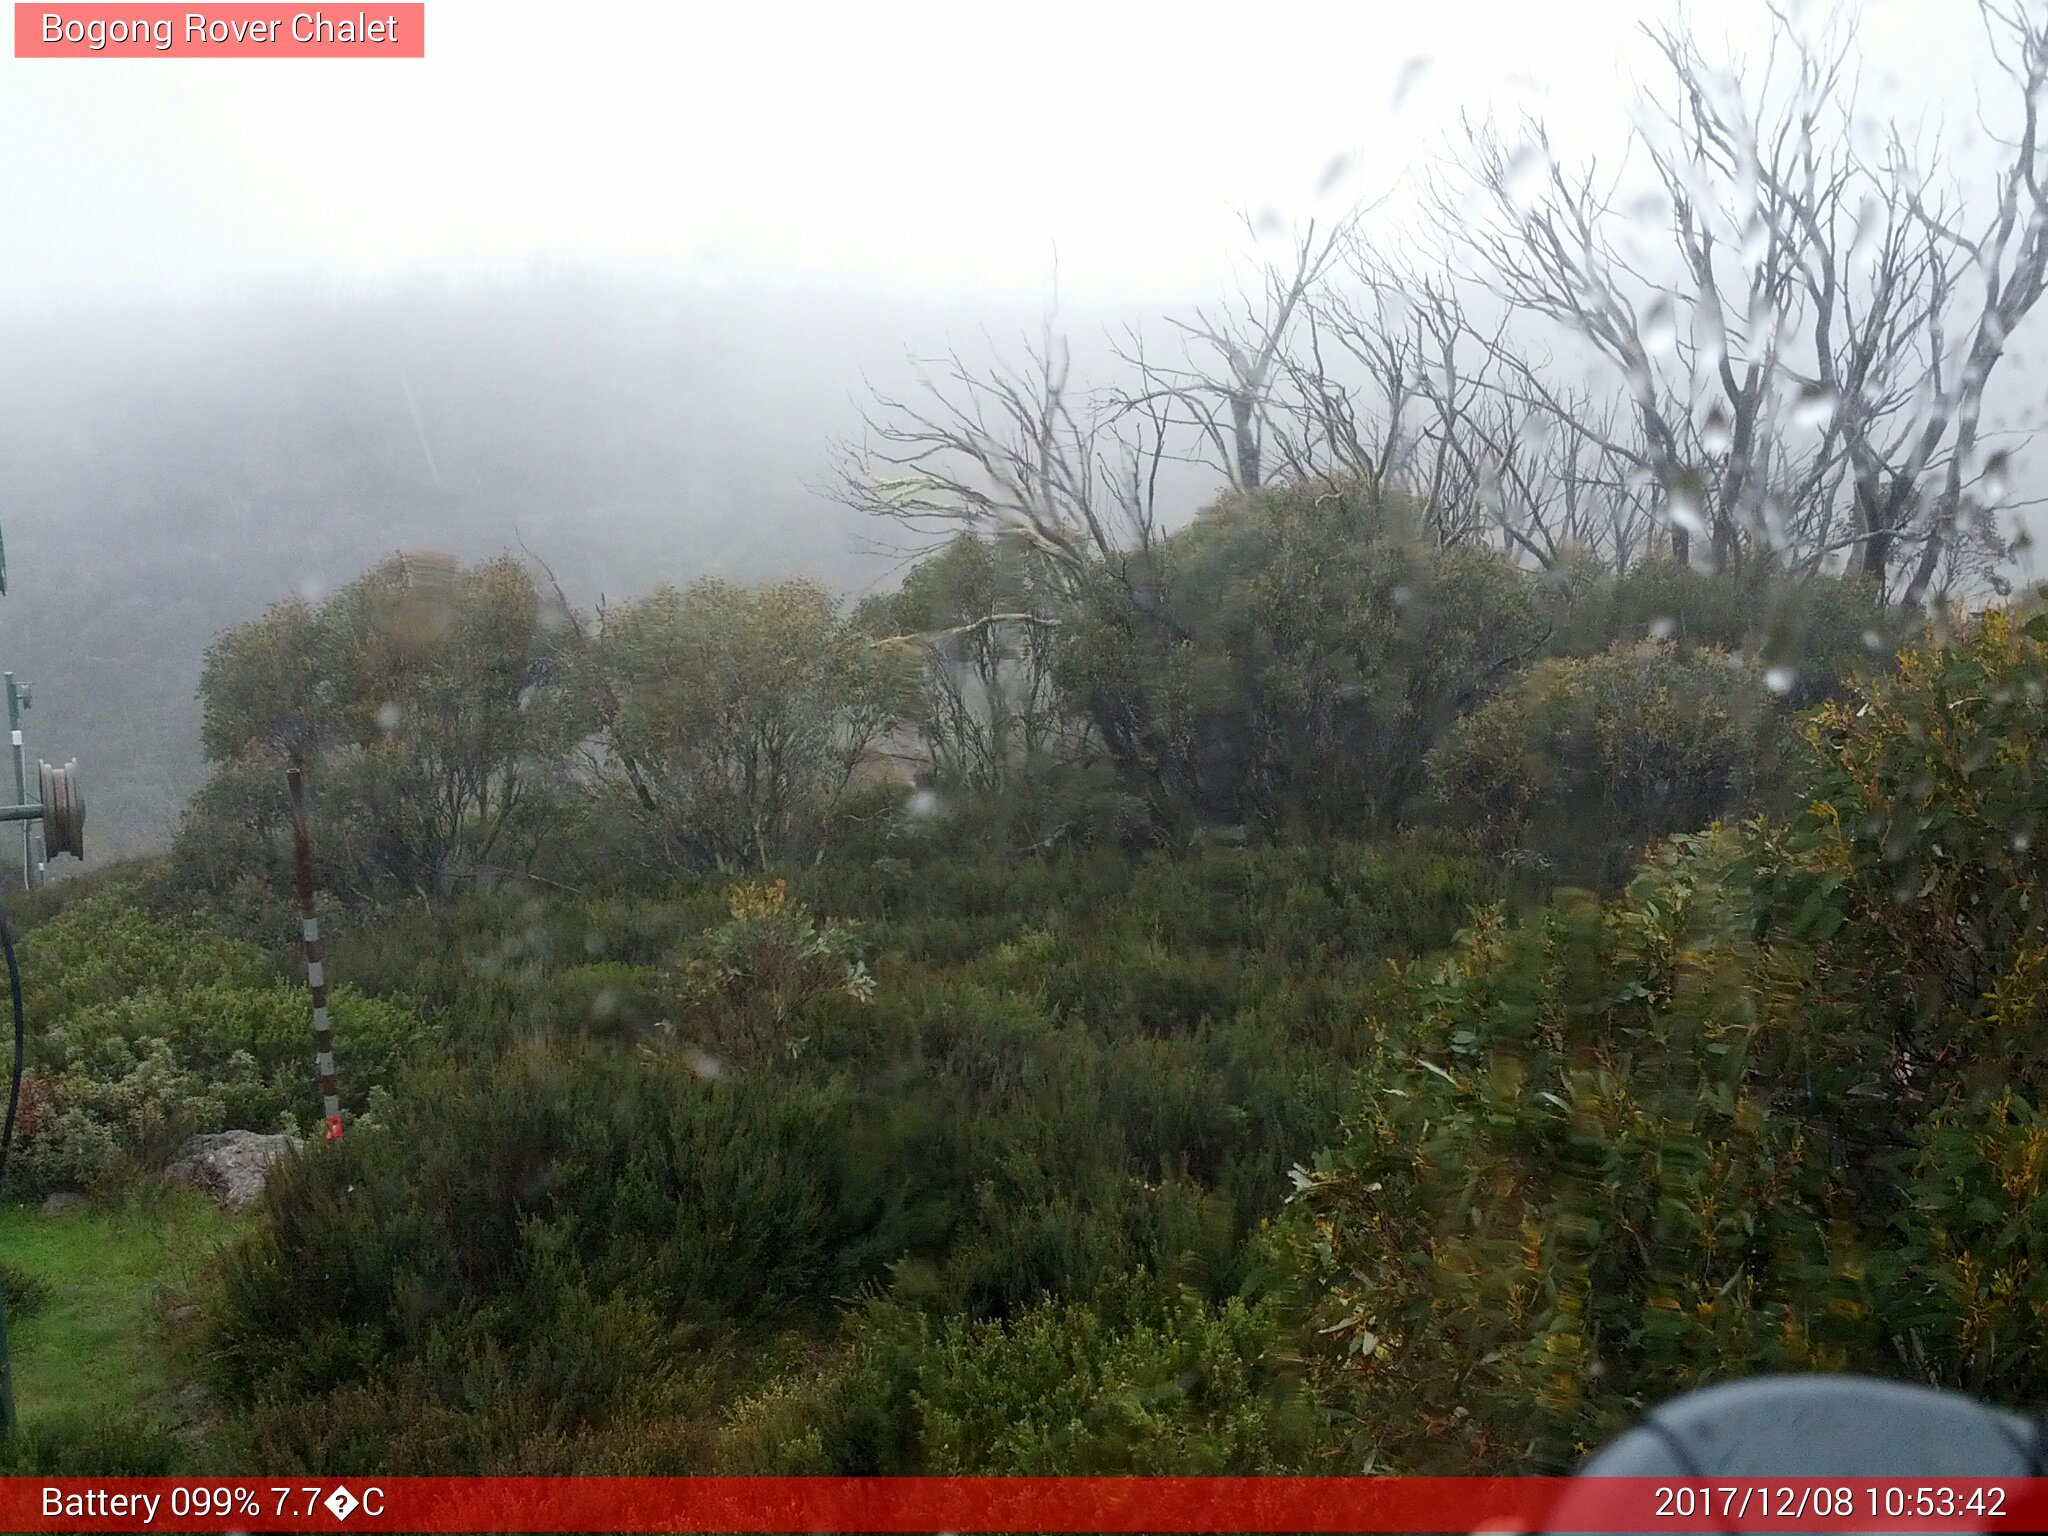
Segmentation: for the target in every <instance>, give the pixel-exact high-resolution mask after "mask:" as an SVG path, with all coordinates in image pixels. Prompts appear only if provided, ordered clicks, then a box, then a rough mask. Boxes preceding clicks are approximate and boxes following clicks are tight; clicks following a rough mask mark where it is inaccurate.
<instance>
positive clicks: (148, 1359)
mask: <svg viewBox="0 0 2048 1536" xmlns="http://www.w3.org/2000/svg"><path fill="white" fill-rule="evenodd" d="M237 1221H238V1218H236V1217H233V1216H230V1215H228V1214H226V1213H225V1212H223V1211H222V1210H220V1208H219V1207H218V1206H216V1205H215V1204H214V1203H213V1202H212V1201H210V1200H208V1199H206V1198H204V1197H203V1196H199V1195H194V1194H190V1193H187V1192H184V1191H177V1190H166V1191H161V1192H158V1191H151V1192H149V1193H148V1194H147V1195H146V1196H141V1197H137V1198H134V1199H131V1200H129V1201H127V1202H125V1203H119V1204H109V1205H105V1206H101V1205H95V1206H92V1207H89V1208H87V1209H85V1210H82V1211H76V1212H73V1213H71V1214H68V1215H61V1216H46V1215H44V1214H43V1213H42V1212H41V1210H39V1209H37V1208H35V1207H32V1206H22V1205H14V1204H7V1205H4V1206H0V1259H4V1260H5V1261H6V1262H7V1264H8V1265H9V1266H11V1267H13V1268H15V1269H17V1270H20V1271H23V1272H25V1273H27V1274H28V1275H30V1276H33V1277H35V1278H36V1279H38V1280H40V1281H41V1282H42V1283H43V1285H44V1286H45V1287H46V1288H47V1293H46V1294H45V1295H44V1296H43V1298H42V1299H41V1304H40V1305H39V1306H37V1307H36V1308H35V1309H34V1310H33V1311H32V1312H31V1313H30V1314H29V1315H28V1316H26V1317H23V1318H20V1319H18V1320H17V1319H15V1318H13V1317H11V1316H10V1318H9V1328H8V1340H9V1343H10V1345H11V1354H12V1358H13V1366H14V1400H15V1405H16V1410H17V1412H18V1413H19V1414H20V1418H21V1424H22V1428H23V1430H24V1432H25V1434H26V1436H27V1437H28V1438H29V1439H31V1440H36V1439H41V1438H44V1437H45V1436H46V1435H49V1434H55V1435H57V1436H58V1437H60V1438H66V1439H68V1438H69V1437H70V1436H69V1432H70V1427H71V1426H78V1425H83V1424H89V1423H94V1422H99V1423H108V1422H110V1421H115V1420H121V1421H128V1422H131V1423H133V1422H136V1421H140V1423H142V1424H144V1425H148V1426H151V1427H160V1428H162V1429H164V1430H170V1429H174V1428H177V1427H179V1426H180V1425H181V1424H184V1425H188V1426H189V1425H191V1424H192V1423H193V1421H194V1420H195V1418H196V1417H198V1414H197V1412H196V1405H195V1403H194V1402H193V1401H192V1400H191V1399H189V1398H181V1397H180V1395H179V1394H180V1392H181V1389H183V1388H184V1387H185V1386H186V1384H187V1382H188V1381H189V1376H188V1375H187V1373H186V1372H185V1371H184V1370H183V1369H182V1364H183V1361H184V1360H185V1358H186V1352H185V1349H184V1347H183V1345H184V1344H185V1342H186V1337H185V1336H186V1335H188V1334H189V1332H190V1325H189V1324H185V1323H181V1320H180V1318H181V1314H180V1311H179V1309H180V1308H181V1307H182V1306H183V1305H185V1304H186V1295H187V1292H188V1291H189V1290H190V1289H191V1287H192V1285H193V1282H194V1281H195V1279H196V1278H197V1277H198V1275H199V1272H200V1270H201V1268H202V1266H203V1265H204V1264H205V1262H206V1260H207V1258H208V1257H209V1255H211V1254H212V1253H213V1252H214V1251H215V1250H216V1249H217V1248H218V1247H219V1246H220V1245H221V1244H222V1243H223V1242H224V1241H225V1240H226V1239H227V1238H228V1237H230V1236H231V1235H232V1234H233V1232H234V1230H235V1228H236V1225H237Z"/></svg>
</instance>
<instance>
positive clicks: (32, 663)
mask: <svg viewBox="0 0 2048 1536" xmlns="http://www.w3.org/2000/svg"><path fill="white" fill-rule="evenodd" d="M905 318H906V317H902V316H892V315H888V314H886V313H882V312H880V311H878V310H877V309H875V308H874V307H868V308H862V307H861V306H859V305H857V304H855V303H853V302H852V301H832V300H812V301H808V302H801V303H800V302H793V301H788V300H777V301H774V302H770V301H767V300H757V299H751V298H749V299H741V298H737V297H735V296H733V295H730V294H726V293H709V292H700V293H690V294H682V295H675V294H660V293H656V292H653V291H650V290H646V289H635V288H630V287H627V286H624V285H604V284H598V283H594V282H582V281H552V282H548V283H544V284H535V285H532V286H529V287H526V288H521V289H515V290H503V289H500V290H471V291H456V290H453V289H446V288H440V289H426V288H423V289H414V290H409V291H406V292H403V293H400V294H396V295H385V296H379V297H353V298H349V297H344V298H327V299H322V300H318V301H315V302H308V301H307V300H306V298H305V297H304V296H303V295H297V296H289V297H287V296H278V297H275V298H266V299H251V300H245V301H242V302H239V303H236V304H233V305H223V306H218V307H215V308H211V309H204V308H194V309H188V310H185V311H181V312H164V311H151V312H148V313H143V314H135V315H100V316H87V317H46V318H41V319H37V320H34V321H32V322H28V323H17V324H15V325H13V326H10V327H8V328H6V330H5V331H4V332H0V336H4V342H0V529H4V533H5V538H6V547H7V557H8V562H7V563H8V576H9V585H10V588H11V595H10V596H9V597H7V598H6V599H5V600H4V601H0V666H6V667H9V668H12V669H13V670H14V671H15V672H16V673H17V674H19V675H21V676H23V677H25V678H28V679H31V680H32V681H33V683H34V684H35V696H34V697H35V702H34V708H33V711H32V714H31V718H30V720H29V746H30V749H31V753H32V755H35V754H39V755H41V756H45V757H49V758H53V759H56V760H60V761H61V760H62V759H63V758H65V757H76V758H78V759H79V761H80V763H81V766H82V770H83V773H84V775H85V784H86V787H87V793H88V794H89V796H90V798H91V818H90V823H89V827H90V831H89V838H88V846H89V850H90V853H91V856H92V857H93V858H94V859H95V860H98V859H102V858H107V857H113V856H116V855H119V854H125V853H132V852H136V851H140V850H142V849H144V848H147V847H149V846H152V845H154V844H156V843H158V842H160V841H161V839H162V838H163V836H164V835H165V833H166V832H167V831H168V829H169V827H170V825H171V822H172V820H173V818H174V816H175V814H176V810H177V807H178V805H179V803H180V801H181V799H182V797H183V796H184V795H185V794H187V793H189V791H190V790H191V789H192V788H193V787H194V786H195V785H196V784H197V782H198V781H199V777H200V773H201V767H202V764H201V761H200V756H199V750H198V739H199V729H198V728H199V718H198V708H197V705H196V703H195V701H194V697H193V695H194V689H195V687H196V685H197V682H198V676H199V668H200V663H201V658H202V656H203V653H204V651H205V648H206V646H207V644H208V642H209V641H210V640H211V638H212V637H213V636H214V635H215V634H216V633H217V632H218V631H219V630H220V629H221V628H223V627H224V626H226V625H229V624H233V623H236V622H238V621H241V620H243V619H246V618H249V617H250V616H252V615H254V614H256V613H258V612H260V611H261V610H262V608H263V607H264V606H265V605H266V604H267V603H269V602H271V601H273V600H275V599H276V598H278V597H280V596H282V595H284V594H285V593H287V592H290V591H292V590H294V589H297V588H311V589H315V590H317V589H319V588H322V587H328V586H332V585H334V584H337V583H339V582H341V581H344V580H346V579H348V578H349V577H350V576H352V575H353V574H355V573H356V572H357V571H359V570H361V569H362V568H363V567H364V566H365V565H367V564H368V563H370V562H371V561H373V560H375V559H376V558H378V557H379V556H380V555H383V554H385V553H387V552H389V551H390V550H392V549H394V548H402V547H409V546H424V547H432V548H438V549H445V550H449V551H451V552H453V553H455V554H457V555H459V556H462V557H464V558H475V557H478V556H482V555H486V554H490V553H494V552H496V551H499V550H502V549H506V548H508V547H516V543H517V541H519V540H523V541H524V542H525V543H526V545H527V546H528V547H530V548H531V549H532V550H533V551H534V553H536V554H538V555H540V556H542V557H543V558H545V559H546V560H547V561H548V562H549V563H550V564H551V565H552V566H553V568H554V569H555V570H556V572H557V573H558V574H559V575H560V577H561V579H562V581H563V583H564V585H565V586H566V588H567V589H568V591H569V593H570V595H571V597H572V598H573V599H574V600H576V601H578V602H580V603H587V602H591V601H593V600H595V599H596V598H597V597H598V596H599V595H600V594H602V593H610V594H612V595H614V596H616V595H622V594H630V593H637V592H640V591H644V590H646V589H647V588H649V587H652V586H653V585H655V584H657V583H658V582H662V581H679V582H680V581H688V580H691V579H693V578H695V577H698V576H701V575H706V574H714V573H715V574H722V575H728V576H732V577H736V578H740V579H745V580H759V579H763V578H766V577H770V576H783V575H791V574H804V575H810V576H814V577H817V578H819V579H821V580H824V581H826V582H828V583H830V584H831V585H833V586H835V587H842V588H851V587H859V586H863V585H866V584H867V583H869V582H872V581H873V580H875V579H876V578H877V577H878V576H880V575H881V574H883V573H884V572H885V571H886V570H887V569H888V567H889V564H890V562H889V561H888V560H886V559H884V558H882V557H879V556H877V555H876V554H875V553H873V552H872V543H873V539H872V534H873V530H872V529H871V528H869V527H867V526H866V525H865V524H864V523H863V522H862V520H861V519H860V518H858V517H857V516H856V515H855V514H853V513H851V512H848V511H846V510H845V509H843V508H840V507H837V506H836V505H834V504H833V503H831V502H830V501H828V500H826V499H824V498H823V497H821V496H820V495H818V494H817V493H816V491H815V490H814V489H812V487H815V486H816V485H817V483H818V482H819V481H820V479H821V478H822V477H823V475H824V473H825V471H826V469H827V450H828V444H829V441H830V439H831V438H832V437H833V436H835V435H837V434H840V433H843V432H845V431H847V430H848V429H849V427H850V425H851V424H852V423H853V422H854V420H855V408H854V406H853V404H852V400H853V396H854V395H855V394H856V393H857V391H858V390H859V388H860V385H861V376H862V373H863V371H868V370H872V369H874V368H876V367H878V366H879V367H883V368H886V367H888V366H890V365H891V363H892V362H894V361H896V360H898V359H900V357H901V354H902V346H901V338H903V337H904V336H905V335H906V334H908V333H910V332H912V331H914V329H915V326H914V325H912V326H906V325H903V324H900V323H899V322H900V321H902V320H904V319H905ZM925 318H926V319H927V320H928V319H929V317H925Z"/></svg>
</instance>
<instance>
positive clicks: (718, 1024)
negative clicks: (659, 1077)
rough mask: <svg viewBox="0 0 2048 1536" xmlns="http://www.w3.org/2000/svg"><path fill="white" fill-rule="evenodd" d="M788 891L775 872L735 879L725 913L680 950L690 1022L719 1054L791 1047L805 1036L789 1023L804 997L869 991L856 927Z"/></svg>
mask: <svg viewBox="0 0 2048 1536" xmlns="http://www.w3.org/2000/svg"><path fill="white" fill-rule="evenodd" d="M787 891H788V888H787V886H786V884H785V883H784V882H783V881H780V880H776V881H759V882H754V883H750V884H743V885H737V886H735V887H733V890H732V893H731V898H730V907H731V914H732V915H731V919H730V921H728V922H724V923H721V924H719V925H718V926H717V927H716V928H713V929H711V930H710V931H708V932H706V933H704V934H701V935H699V936H698V937H697V938H695V939H693V940H692V941H691V942H690V944H689V945H688V947H687V948H686V949H685V951H684V954H683V958H682V963H681V965H680V967H679V977H678V980H679V984H680V988H681V992H682V996H683V1001H684V1005H685V1007H686V1008H687V1009H688V1010H689V1022H690V1023H691V1024H692V1025H694V1026H696V1028H697V1029H698V1030H701V1031H702V1033H703V1038H704V1043H705V1044H706V1045H708V1046H709V1047H710V1048H711V1050H712V1051H713V1052H714V1053H717V1054H719V1055H721V1056H724V1055H731V1054H737V1055H739V1056H740V1057H741V1058H742V1059H747V1058H752V1057H754V1056H757V1055H758V1054H760V1053H761V1052H762V1051H764V1050H767V1049H769V1048H770V1047H774V1048H776V1049H779V1050H781V1051H783V1052H785V1053H788V1054H795V1053H797V1052H799V1051H800V1050H801V1049H802V1048H803V1046H804V1044H805V1043H806V1042H805V1041H804V1039H803V1038H802V1037H801V1036H799V1035H797V1034H795V1033H794V1032H793V1029H792V1023H793V1020H794V1018H795V1016H796V1014H797V1012H798V1010H799V1009H801V1008H802V1007H803V1006H804V1005H805V1004H806V1003H809V1002H811V1001H812V1000H814V999H816V998H819V997H823V996H826V995H829V994H834V993H837V994H842V995H844V996H846V997H850V998H852V999H853V1000H854V1001H855V1002H859V1003H865V1002H867V1001H868V1000H869V999H870V998H871V997H872V996H873V995H874V980H873V978H872V977H871V976H869V975H868V969H867V967H866V966H865V965H864V964H863V963H862V962H861V959H860V944H859V940H858V939H857V938H856V937H855V935H854V933H853V930H852V929H850V928H849V927H847V926H846V925H845V924H843V923H835V922H823V923H821V922H819V921H818V920H817V919H816V918H814V917H813V916H812V915H811V913H810V910H809V909H808V908H807V907H805V906H804V905H803V904H802V903H801V902H792V901H790V900H789V899H788V894H787ZM693 1032H694V1031H693Z"/></svg>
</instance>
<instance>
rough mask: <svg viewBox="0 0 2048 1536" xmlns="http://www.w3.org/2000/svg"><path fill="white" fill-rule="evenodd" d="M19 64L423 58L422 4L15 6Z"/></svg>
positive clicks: (424, 26)
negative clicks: (356, 6)
mask: <svg viewBox="0 0 2048 1536" xmlns="http://www.w3.org/2000/svg"><path fill="white" fill-rule="evenodd" d="M14 56H15V57H16V58H17V59H423V58H425V57H426V56H427V8H426V6H425V5H424V4H412V5H379V6H377V7H375V8H374V9H364V10H342V9H338V8H336V9H323V8H310V9H308V8H301V7H299V6H291V5H252V4H222V5H207V6H182V5H61V4H60V5H36V4H22V3H18V4H16V6H15V7H14Z"/></svg>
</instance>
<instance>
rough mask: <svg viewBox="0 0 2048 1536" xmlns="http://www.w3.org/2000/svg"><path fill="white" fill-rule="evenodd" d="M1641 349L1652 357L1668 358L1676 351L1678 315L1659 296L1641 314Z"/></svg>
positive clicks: (1668, 302)
mask: <svg viewBox="0 0 2048 1536" xmlns="http://www.w3.org/2000/svg"><path fill="white" fill-rule="evenodd" d="M1643 347H1644V349H1645V350H1646V351H1648V352H1649V354H1650V355H1651V356H1652V357H1669V356H1670V355H1671V354H1672V353H1673V352H1675V351H1677V350H1678V314H1677V312H1676V311H1675V310H1674V309H1673V308H1672V305H1671V300H1670V299H1668V298H1666V297H1664V296H1663V295H1661V294H1660V295H1658V297H1657V298H1656V299H1654V300H1652V301H1651V304H1650V307H1649V308H1648V309H1647V310H1645V311H1644V312H1643Z"/></svg>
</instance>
